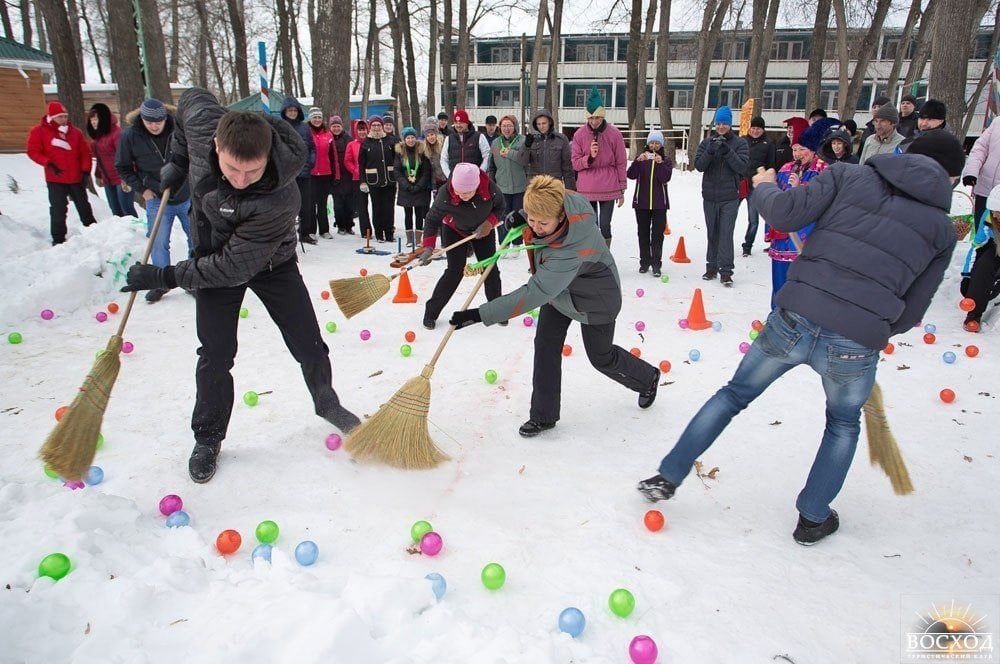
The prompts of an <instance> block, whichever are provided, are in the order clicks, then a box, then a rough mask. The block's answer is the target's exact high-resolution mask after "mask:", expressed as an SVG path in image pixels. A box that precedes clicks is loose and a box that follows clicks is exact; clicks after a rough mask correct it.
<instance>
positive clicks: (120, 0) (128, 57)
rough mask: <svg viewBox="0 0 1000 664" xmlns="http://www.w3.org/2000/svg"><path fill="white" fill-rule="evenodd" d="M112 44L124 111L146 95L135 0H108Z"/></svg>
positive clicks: (109, 29) (109, 35)
mask: <svg viewBox="0 0 1000 664" xmlns="http://www.w3.org/2000/svg"><path fill="white" fill-rule="evenodd" d="M108 44H109V45H110V46H111V76H112V78H113V79H114V81H115V83H117V84H118V108H119V109H121V112H122V114H123V115H124V114H125V113H127V112H128V111H131V110H132V109H133V108H138V106H139V104H141V103H142V100H143V99H145V98H146V88H145V84H144V81H143V78H142V66H141V64H140V61H139V40H138V36H137V35H136V34H135V17H134V15H133V13H132V0H108Z"/></svg>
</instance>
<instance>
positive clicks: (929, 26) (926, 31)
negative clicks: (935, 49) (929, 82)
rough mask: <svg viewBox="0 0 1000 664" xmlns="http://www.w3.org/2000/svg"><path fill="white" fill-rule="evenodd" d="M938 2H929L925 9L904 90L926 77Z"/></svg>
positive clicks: (933, 0)
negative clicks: (925, 69) (925, 71)
mask: <svg viewBox="0 0 1000 664" xmlns="http://www.w3.org/2000/svg"><path fill="white" fill-rule="evenodd" d="M937 7H938V1H937V0H929V2H928V3H927V6H926V7H924V13H923V16H921V17H920V27H919V28H918V29H917V37H916V39H917V46H916V48H915V49H914V52H913V57H912V58H911V59H910V66H909V67H907V69H906V79H904V81H903V89H904V90H910V89H911V87H912V86H913V84H914V83H916V82H917V81H919V80H920V79H921V78H923V76H924V68H925V67H926V66H927V59H928V57H929V56H930V52H931V41H932V40H933V39H934V19H935V17H936V15H937Z"/></svg>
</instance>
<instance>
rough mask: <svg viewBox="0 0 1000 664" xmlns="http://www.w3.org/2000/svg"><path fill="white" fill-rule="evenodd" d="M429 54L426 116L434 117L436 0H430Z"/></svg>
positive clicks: (436, 40) (436, 47) (438, 37)
mask: <svg viewBox="0 0 1000 664" xmlns="http://www.w3.org/2000/svg"><path fill="white" fill-rule="evenodd" d="M430 13H431V16H430V32H431V34H430V44H429V50H430V54H429V56H428V67H427V114H428V115H434V114H435V112H436V111H435V109H436V108H437V98H436V94H435V91H436V90H437V59H438V39H440V36H439V35H438V16H437V0H430Z"/></svg>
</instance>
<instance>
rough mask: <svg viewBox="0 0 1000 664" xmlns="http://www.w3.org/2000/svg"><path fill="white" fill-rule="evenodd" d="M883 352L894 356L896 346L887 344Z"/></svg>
mask: <svg viewBox="0 0 1000 664" xmlns="http://www.w3.org/2000/svg"><path fill="white" fill-rule="evenodd" d="M882 352H883V353H885V354H886V355H892V354H893V353H895V352H896V344H886V345H885V348H883V349H882Z"/></svg>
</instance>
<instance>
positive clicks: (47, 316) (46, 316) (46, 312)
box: [42, 309, 56, 320]
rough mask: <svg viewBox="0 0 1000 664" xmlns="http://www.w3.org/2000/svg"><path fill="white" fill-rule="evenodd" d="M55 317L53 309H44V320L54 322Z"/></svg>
mask: <svg viewBox="0 0 1000 664" xmlns="http://www.w3.org/2000/svg"><path fill="white" fill-rule="evenodd" d="M55 316H56V315H55V314H54V313H52V310H51V309H42V320H52V319H53V318H55Z"/></svg>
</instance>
